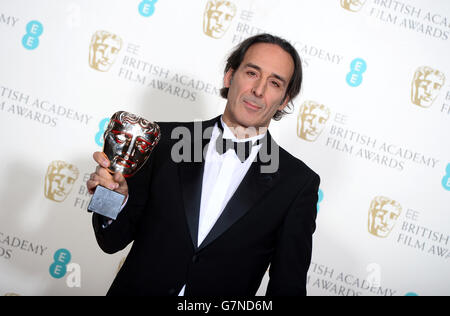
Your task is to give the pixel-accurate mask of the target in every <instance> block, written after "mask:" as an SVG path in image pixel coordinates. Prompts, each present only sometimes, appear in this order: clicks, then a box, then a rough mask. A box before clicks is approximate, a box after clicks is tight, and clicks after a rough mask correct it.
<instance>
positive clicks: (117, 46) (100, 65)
mask: <svg viewBox="0 0 450 316" xmlns="http://www.w3.org/2000/svg"><path fill="white" fill-rule="evenodd" d="M121 49H122V39H121V38H120V37H118V36H117V35H114V34H111V33H109V32H106V31H97V32H95V34H94V35H93V36H92V39H91V45H90V47H89V66H91V68H93V69H95V70H98V71H103V72H106V71H108V70H109V69H110V68H111V66H112V65H113V64H114V62H115V60H116V58H117V55H118V54H119V52H120V50H121Z"/></svg>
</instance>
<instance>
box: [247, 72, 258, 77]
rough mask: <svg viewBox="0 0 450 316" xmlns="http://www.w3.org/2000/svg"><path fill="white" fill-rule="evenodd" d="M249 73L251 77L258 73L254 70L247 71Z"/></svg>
mask: <svg viewBox="0 0 450 316" xmlns="http://www.w3.org/2000/svg"><path fill="white" fill-rule="evenodd" d="M247 75H249V76H250V77H254V76H256V73H255V72H253V71H247Z"/></svg>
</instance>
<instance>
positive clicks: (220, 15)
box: [203, 0, 237, 39]
mask: <svg viewBox="0 0 450 316" xmlns="http://www.w3.org/2000/svg"><path fill="white" fill-rule="evenodd" d="M236 11H237V9H236V6H235V5H234V4H233V3H231V2H230V1H225V0H209V1H208V3H207V4H206V8H205V13H204V15H203V32H204V33H205V34H206V35H208V36H210V37H212V38H216V39H219V38H222V37H223V36H224V35H225V33H226V32H227V30H228V28H229V27H230V25H231V22H232V21H233V18H234V17H235V16H236Z"/></svg>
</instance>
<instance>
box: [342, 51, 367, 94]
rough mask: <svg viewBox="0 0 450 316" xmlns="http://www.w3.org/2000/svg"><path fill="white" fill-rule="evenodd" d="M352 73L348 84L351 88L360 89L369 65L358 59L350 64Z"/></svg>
mask: <svg viewBox="0 0 450 316" xmlns="http://www.w3.org/2000/svg"><path fill="white" fill-rule="evenodd" d="M350 70H351V71H350V72H349V73H348V74H347V78H346V80H347V83H348V85H349V86H350V87H358V86H360V85H361V83H362V81H363V73H365V72H366V70H367V63H366V61H365V60H364V59H362V58H356V59H355V60H353V61H352V63H351V64H350Z"/></svg>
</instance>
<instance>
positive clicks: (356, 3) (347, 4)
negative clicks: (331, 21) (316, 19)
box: [341, 0, 366, 12]
mask: <svg viewBox="0 0 450 316" xmlns="http://www.w3.org/2000/svg"><path fill="white" fill-rule="evenodd" d="M364 3H366V0H341V5H342V7H343V8H344V9H347V10H350V11H353V12H357V11H359V10H361V8H362V7H363V5H364Z"/></svg>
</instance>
